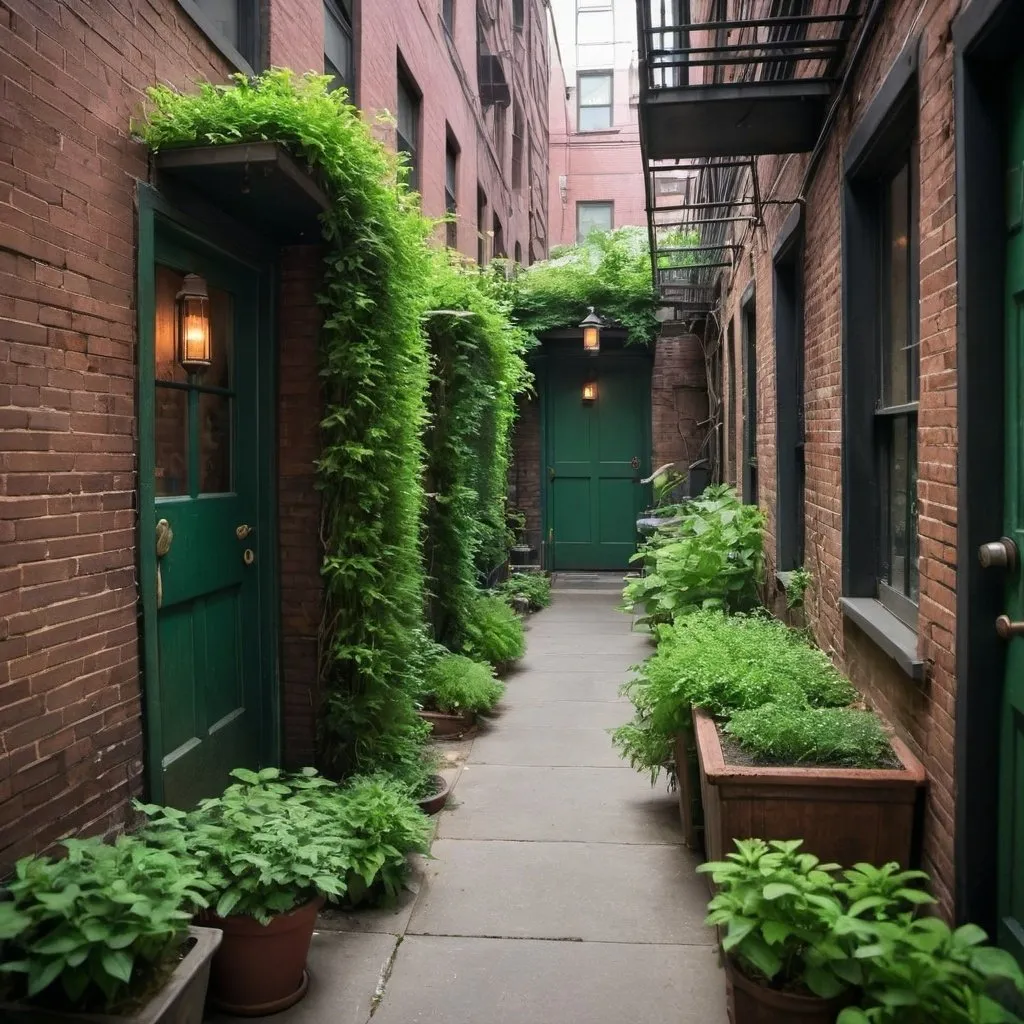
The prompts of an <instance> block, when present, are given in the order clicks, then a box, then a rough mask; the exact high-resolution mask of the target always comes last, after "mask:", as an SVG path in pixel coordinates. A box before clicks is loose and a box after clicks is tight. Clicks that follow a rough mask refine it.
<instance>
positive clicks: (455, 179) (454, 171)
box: [444, 137, 459, 249]
mask: <svg viewBox="0 0 1024 1024" xmlns="http://www.w3.org/2000/svg"><path fill="white" fill-rule="evenodd" d="M444 211H445V213H446V214H448V216H449V217H456V216H457V215H458V212H459V150H458V147H457V145H456V143H455V140H454V139H452V138H451V137H449V138H448V141H447V142H446V143H445V148H444ZM445 244H446V245H447V246H448V248H449V249H458V247H459V225H458V222H457V221H455V220H450V221H448V223H447V224H445Z"/></svg>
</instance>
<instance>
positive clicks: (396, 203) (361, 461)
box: [142, 69, 431, 788]
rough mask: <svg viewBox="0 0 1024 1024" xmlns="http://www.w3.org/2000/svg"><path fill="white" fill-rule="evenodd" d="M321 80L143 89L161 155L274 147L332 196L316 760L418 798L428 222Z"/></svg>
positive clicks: (390, 162) (366, 129)
mask: <svg viewBox="0 0 1024 1024" xmlns="http://www.w3.org/2000/svg"><path fill="white" fill-rule="evenodd" d="M328 81H329V79H328V78H326V77H324V76H318V75H306V76H303V77H301V78H297V77H295V76H294V75H293V74H292V73H291V72H289V71H286V70H277V69H275V70H271V71H268V72H266V73H265V74H263V75H261V76H259V77H258V78H255V79H252V80H248V79H246V78H245V77H244V76H235V78H234V80H233V82H232V84H231V85H228V86H213V85H201V86H199V88H198V91H197V92H196V93H195V94H190V95H182V94H179V93H177V92H174V91H172V90H171V89H168V88H166V87H163V86H158V87H155V88H153V89H151V90H150V91H149V97H150V100H151V102H152V105H153V108H152V110H151V111H150V113H149V116H148V119H147V123H146V124H145V125H144V126H143V128H142V133H143V137H144V139H145V141H146V142H147V143H148V144H149V146H150V147H151V148H152V149H154V150H156V149H160V148H166V147H169V146H182V145H195V144H209V145H220V144H225V143H234V142H245V141H252V140H265V139H272V140H275V141H278V142H280V143H282V144H283V145H284V146H286V147H287V148H288V149H289V150H290V151H291V152H292V153H293V154H294V155H295V156H296V157H298V158H299V159H300V160H302V161H304V162H305V163H306V164H308V165H309V166H310V167H311V168H312V169H313V170H314V171H315V172H317V173H318V174H319V175H320V177H321V179H322V182H323V184H324V187H325V189H326V190H327V192H328V194H329V196H330V198H331V207H330V209H329V210H328V211H327V212H326V213H324V214H323V216H322V235H323V242H324V246H325V255H324V264H323V283H322V287H321V291H320V294H319V296H318V301H319V303H320V306H321V308H322V310H323V315H324V323H323V328H322V331H321V339H320V376H321V381H322V394H323V402H324V415H323V420H322V423H321V453H320V458H319V460H318V461H317V477H318V486H319V488H320V490H321V492H322V495H323V512H322V519H323V522H322V529H321V532H322V540H323V545H324V558H323V567H322V574H323V581H324V591H325V595H324V614H323V622H322V627H321V642H320V680H319V682H320V694H319V699H320V706H319V708H318V713H317V722H318V731H319V736H318V740H319V751H320V761H321V764H322V766H323V768H324V770H325V771H327V772H329V773H331V774H332V775H344V774H348V773H351V772H353V771H368V770H371V769H384V770H387V771H390V772H392V773H393V774H395V775H396V776H398V777H399V778H401V779H404V780H405V781H407V782H408V783H409V784H410V785H412V786H413V787H414V788H422V786H423V785H424V782H425V776H426V774H427V771H428V768H427V766H426V764H425V761H424V758H423V755H422V751H423V742H424V735H425V732H426V731H427V727H426V726H425V725H424V724H423V723H421V722H420V720H419V718H418V717H417V715H416V710H415V705H414V702H413V695H414V694H415V693H417V692H419V690H420V688H421V683H422V681H421V680H420V679H418V678H412V676H413V675H414V673H415V670H411V669H410V665H411V664H412V665H415V664H416V662H415V654H416V652H415V651H414V649H413V647H414V638H415V636H416V635H417V634H416V629H417V627H418V626H420V624H421V623H422V621H423V603H424V569H423V557H422V545H421V521H422V514H423V500H424V499H423V485H422V467H423V462H424V451H423V442H422V434H423V430H424V427H425V422H426V394H427V387H428V374H429V368H428V357H427V350H426V343H425V339H424V334H423V331H422V329H421V316H422V314H423V311H424V310H425V309H426V308H427V306H426V299H427V283H428V279H429V277H430V271H431V257H430V251H429V249H428V247H427V244H426V241H425V240H426V238H427V235H428V232H429V229H430V224H429V222H427V221H426V220H425V219H424V218H423V217H422V216H421V215H420V213H419V210H418V206H417V203H416V200H415V197H414V196H413V195H412V194H411V193H410V192H409V191H408V189H407V188H406V186H405V184H404V180H405V177H406V175H405V172H404V169H403V168H402V167H401V165H400V164H399V163H398V161H397V160H396V159H395V158H394V157H392V156H391V155H389V154H388V153H387V151H386V150H385V149H384V147H383V146H382V145H381V144H380V143H379V142H377V141H376V140H375V139H374V138H373V136H372V134H371V131H370V126H369V125H368V124H367V123H366V122H365V121H364V120H363V119H362V117H361V116H360V114H359V112H358V111H357V110H356V109H355V108H354V107H352V106H350V105H349V104H348V103H347V102H346V100H345V96H344V92H343V91H342V90H338V91H337V92H328V90H327V85H328Z"/></svg>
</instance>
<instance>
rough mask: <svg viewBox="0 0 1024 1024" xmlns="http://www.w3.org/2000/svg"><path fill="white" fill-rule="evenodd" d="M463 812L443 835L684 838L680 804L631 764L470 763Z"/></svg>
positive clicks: (459, 791) (461, 791)
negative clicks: (537, 765) (547, 765)
mask: <svg viewBox="0 0 1024 1024" xmlns="http://www.w3.org/2000/svg"><path fill="white" fill-rule="evenodd" d="M455 793H456V796H457V798H458V802H459V810H458V813H452V814H448V813H445V814H442V815H441V821H440V823H439V826H438V833H437V834H438V837H439V838H442V839H508V840H523V841H531V842H551V841H557V840H564V841H571V842H585V843H647V844H655V843H667V844H676V845H678V844H680V843H682V841H683V837H682V829H681V827H680V824H679V805H678V802H677V800H676V798H675V795H674V794H671V795H670V794H668V793H666V792H665V787H664V786H658V788H657V789H652V788H651V786H650V785H649V784H648V781H647V779H646V777H641V776H640V775H638V774H637V773H636V772H634V771H633V770H632V769H631V768H510V767H507V766H503V765H480V764H474V765H471V766H470V767H469V768H468V769H467V770H466V771H465V772H464V773H463V774H462V776H461V777H460V779H459V784H458V787H457V788H456V791H455Z"/></svg>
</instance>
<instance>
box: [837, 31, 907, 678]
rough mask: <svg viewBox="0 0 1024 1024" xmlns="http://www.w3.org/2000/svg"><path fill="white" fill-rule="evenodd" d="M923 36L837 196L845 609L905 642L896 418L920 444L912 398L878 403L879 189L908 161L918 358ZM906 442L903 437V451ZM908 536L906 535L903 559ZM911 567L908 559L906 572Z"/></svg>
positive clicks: (880, 97)
mask: <svg viewBox="0 0 1024 1024" xmlns="http://www.w3.org/2000/svg"><path fill="white" fill-rule="evenodd" d="M919 42H920V40H919V38H918V37H915V38H913V39H911V40H910V41H909V42H908V44H907V46H906V47H905V48H904V50H903V51H902V52H901V54H900V55H899V57H897V59H896V61H895V62H894V64H893V67H892V69H891V70H890V72H889V74H888V76H887V77H886V79H885V81H884V82H883V84H882V86H881V88H880V89H879V90H878V92H877V93H876V95H875V97H874V99H873V100H872V101H871V103H870V104H869V106H868V109H867V111H866V112H865V114H864V117H863V119H862V120H861V122H860V123H859V124H858V125H857V127H856V128H855V129H854V131H853V133H852V135H851V137H850V142H849V145H848V146H847V149H846V152H845V154H844V179H843V201H842V281H843V288H842V305H843V317H842V325H843V326H842V395H843V460H842V474H843V475H842V492H843V517H842V523H843V528H842V540H843V577H842V586H843V609H844V612H845V613H846V614H847V615H848V616H850V617H852V618H854V619H855V621H858V622H859V623H861V624H862V628H865V629H866V630H867V631H868V632H869V634H870V635H872V636H874V637H875V639H876V640H877V641H878V642H879V643H882V644H883V645H885V644H886V642H888V641H890V640H891V641H892V642H893V643H896V644H897V645H902V646H903V647H906V646H907V644H906V643H905V642H904V640H903V639H894V638H905V637H906V636H907V634H908V631H909V633H910V634H911V635H913V634H916V631H917V623H918V602H917V601H914V600H913V599H912V598H910V597H909V595H907V594H901V593H899V592H897V591H896V590H894V589H893V588H892V587H890V586H889V585H888V583H887V581H886V579H885V578H884V576H883V573H884V567H885V563H886V558H887V550H886V547H885V545H886V543H887V536H886V531H885V529H884V527H883V523H884V519H885V517H887V515H888V509H887V507H886V505H887V502H886V501H884V500H883V499H884V497H885V493H884V492H885V481H886V478H887V472H888V467H889V465H890V456H891V434H892V423H893V422H894V421H895V420H896V419H897V418H899V417H906V418H907V422H908V428H909V426H911V425H913V426H914V427H915V444H914V449H915V451H916V413H917V403H916V401H915V402H910V403H903V404H901V405H900V406H890V407H884V406H883V405H882V404H881V398H882V394H883V391H882V356H883V344H884V326H883V322H884V321H883V318H884V316H886V315H887V310H888V299H887V297H886V292H887V291H888V288H887V287H886V288H883V287H882V284H883V280H882V273H881V272H880V270H879V267H880V263H881V260H880V257H881V254H882V251H883V249H884V248H885V247H886V246H887V238H886V222H885V203H884V202H883V198H884V190H885V188H886V187H887V186H888V184H889V182H890V180H891V178H892V177H893V175H894V174H896V173H897V172H898V171H899V169H900V168H901V167H902V166H903V165H904V164H906V165H907V167H908V170H909V216H908V220H909V223H908V244H907V264H908V268H909V277H908V324H907V334H908V338H909V339H910V344H909V346H908V348H909V349H912V350H914V351H916V353H917V359H918V360H920V328H921V323H920V321H921V317H920V304H919V295H920V156H919V147H918V131H919V84H918V75H917V69H918V46H919ZM919 371H920V363H918V372H919ZM910 448H911V445H910V442H909V439H908V453H909V451H910ZM909 462H910V460H909V458H908V475H909V476H911V478H912V479H916V471H914V472H911V470H910V467H909ZM915 462H916V459H915ZM916 501H917V496H916V494H915V495H913V496H912V497H911V496H910V495H909V494H908V509H909V507H910V506H911V505H916ZM915 539H916V538H915ZM910 545H911V538H910V537H909V536H908V538H907V555H908V560H909V556H910V551H911V547H910ZM916 547H917V545H916V544H914V549H915V550H916ZM909 574H910V570H909V568H908V569H907V577H906V578H907V579H909ZM863 599H870V603H871V604H873V605H874V608H875V611H874V612H870V611H869V612H864V610H863ZM879 623H881V624H882V625H881V626H879V625H878V624H879ZM912 646H914V648H915V649H914V650H906V651H904V652H903V654H902V655H901V656H900V657H898V658H897V661H898V663H899V664H901V665H902V666H904V667H906V666H907V665H910V666H911V668H908V669H907V671H908V672H909V671H911V669H913V666H914V665H915V664H917V662H916V661H915V657H916V638H915V641H914V644H913V645H912ZM914 671H916V669H914Z"/></svg>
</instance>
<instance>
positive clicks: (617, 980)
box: [373, 936, 727, 1024]
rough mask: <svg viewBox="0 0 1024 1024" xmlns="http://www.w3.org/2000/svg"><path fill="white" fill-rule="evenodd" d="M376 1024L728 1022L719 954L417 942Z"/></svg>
mask: <svg viewBox="0 0 1024 1024" xmlns="http://www.w3.org/2000/svg"><path fill="white" fill-rule="evenodd" d="M373 1024H727V1017H726V1010H725V982H724V980H723V977H722V972H721V970H720V969H718V967H717V960H716V954H715V952H714V951H713V950H711V949H707V948H703V947H695V946H628V945H623V944H620V943H595V942H536V941H530V940H518V941H516V940H504V941H502V940H495V939H467V938H434V937H425V936H424V937H418V936H410V937H409V938H407V939H406V940H405V941H404V942H403V943H402V945H401V947H400V948H399V951H398V955H397V957H396V962H395V970H394V972H393V973H392V976H391V980H390V981H389V983H388V986H387V989H386V991H385V994H384V999H383V1000H382V1002H381V1005H380V1008H379V1009H378V1011H377V1013H376V1014H375V1015H374V1017H373Z"/></svg>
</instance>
